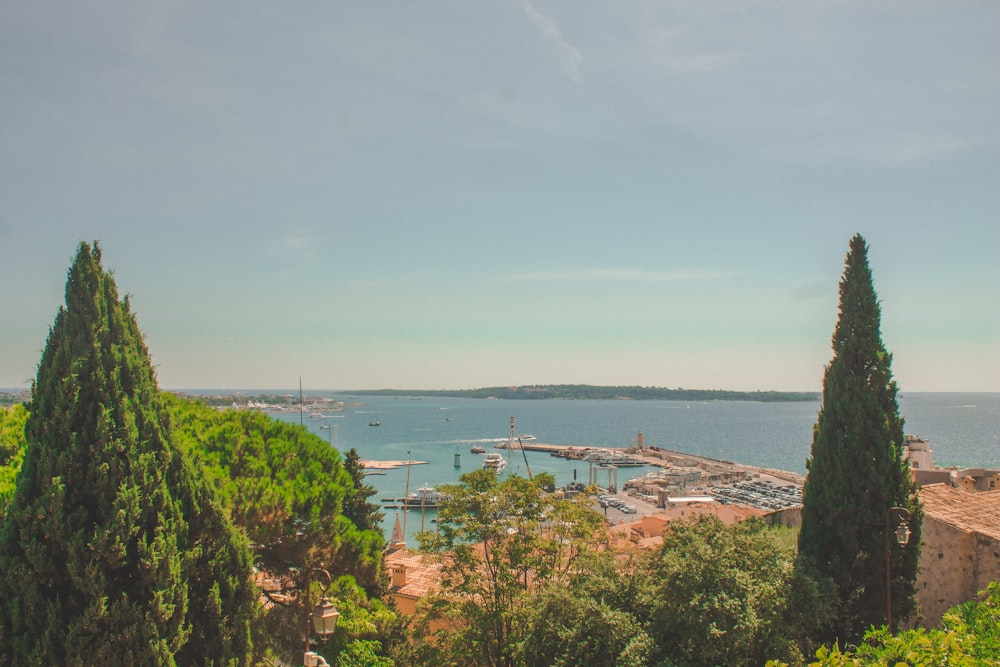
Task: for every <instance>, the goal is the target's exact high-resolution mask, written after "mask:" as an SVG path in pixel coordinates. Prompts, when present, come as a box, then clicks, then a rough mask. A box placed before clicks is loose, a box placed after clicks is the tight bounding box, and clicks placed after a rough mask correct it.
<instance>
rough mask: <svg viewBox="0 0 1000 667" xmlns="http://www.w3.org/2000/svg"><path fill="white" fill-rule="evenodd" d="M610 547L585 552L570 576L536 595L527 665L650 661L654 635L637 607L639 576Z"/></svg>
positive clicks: (642, 665)
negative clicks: (636, 609)
mask: <svg viewBox="0 0 1000 667" xmlns="http://www.w3.org/2000/svg"><path fill="white" fill-rule="evenodd" d="M633 574H634V573H633V572H632V570H631V568H630V567H629V566H628V565H627V564H623V563H619V562H617V556H616V555H615V554H614V553H612V552H610V551H600V552H593V553H588V554H585V555H584V556H583V557H582V558H581V559H580V560H579V562H578V564H577V566H576V567H575V568H574V572H573V573H572V575H571V576H570V578H569V581H568V582H566V581H562V580H559V581H556V582H555V583H553V584H550V585H549V586H547V587H546V588H545V589H544V590H542V591H540V592H539V593H538V594H537V595H534V596H532V598H531V599H530V601H529V603H528V607H527V609H526V614H525V616H526V622H525V632H524V636H523V638H522V640H521V642H520V656H519V657H520V660H521V661H522V663H523V664H524V666H525V667H646V665H648V664H649V659H650V657H651V655H652V650H653V640H652V638H651V637H650V636H649V634H648V633H647V632H646V630H645V628H644V625H643V623H642V622H641V621H640V620H639V618H638V617H637V615H636V614H635V613H634V611H635V610H634V608H635V595H636V587H637V582H638V580H639V577H636V576H633Z"/></svg>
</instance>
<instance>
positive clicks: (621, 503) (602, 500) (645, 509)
mask: <svg viewBox="0 0 1000 667" xmlns="http://www.w3.org/2000/svg"><path fill="white" fill-rule="evenodd" d="M596 509H597V511H599V512H601V513H603V514H604V516H605V517H607V520H608V523H610V524H612V525H615V524H619V523H630V522H632V521H638V520H639V519H641V518H642V517H644V516H649V515H650V514H653V513H654V512H656V506H655V505H653V504H652V503H648V502H646V501H644V500H642V499H640V498H636V497H634V496H629V495H626V494H624V493H618V494H603V495H601V496H598V498H597V506H596Z"/></svg>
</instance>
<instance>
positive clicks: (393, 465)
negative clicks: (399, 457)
mask: <svg viewBox="0 0 1000 667" xmlns="http://www.w3.org/2000/svg"><path fill="white" fill-rule="evenodd" d="M359 463H360V464H361V467H362V468H364V469H365V470H396V469H398V468H402V467H403V466H422V465H427V463H428V462H427V461H376V460H374V459H361V460H360V461H359Z"/></svg>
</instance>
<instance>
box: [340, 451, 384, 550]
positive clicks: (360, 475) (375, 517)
mask: <svg viewBox="0 0 1000 667" xmlns="http://www.w3.org/2000/svg"><path fill="white" fill-rule="evenodd" d="M344 469H345V470H346V471H347V474H349V475H350V476H351V481H352V482H353V483H354V493H351V494H349V495H348V496H347V498H345V499H344V516H346V517H347V518H348V519H350V520H351V521H352V522H353V523H354V525H355V526H357V527H358V529H359V530H381V528H380V526H381V524H382V519H383V518H384V517H385V513H384V512H383V511H382V506H381V505H378V504H376V503H372V502H369V501H368V499H369V498H371V497H372V496H374V495H375V494H376V493H378V490H377V489H376V488H375V487H374V486H372V485H371V484H369V483H367V482H366V481H365V469H364V466H362V465H361V455H360V454H358V450H356V449H355V448H354V447H351V448H350V449H349V450H347V454H345V455H344Z"/></svg>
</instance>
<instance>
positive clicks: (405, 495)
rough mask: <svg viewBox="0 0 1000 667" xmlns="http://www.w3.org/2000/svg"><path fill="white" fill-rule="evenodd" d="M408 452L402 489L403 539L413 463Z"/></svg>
mask: <svg viewBox="0 0 1000 667" xmlns="http://www.w3.org/2000/svg"><path fill="white" fill-rule="evenodd" d="M411 458H412V457H411V456H410V452H409V450H407V452H406V490H405V491H403V541H406V515H407V514H409V512H407V511H406V510H407V509H408V508H407V507H406V504H407V503H408V502H410V464H411V463H413V461H412V460H411Z"/></svg>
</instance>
